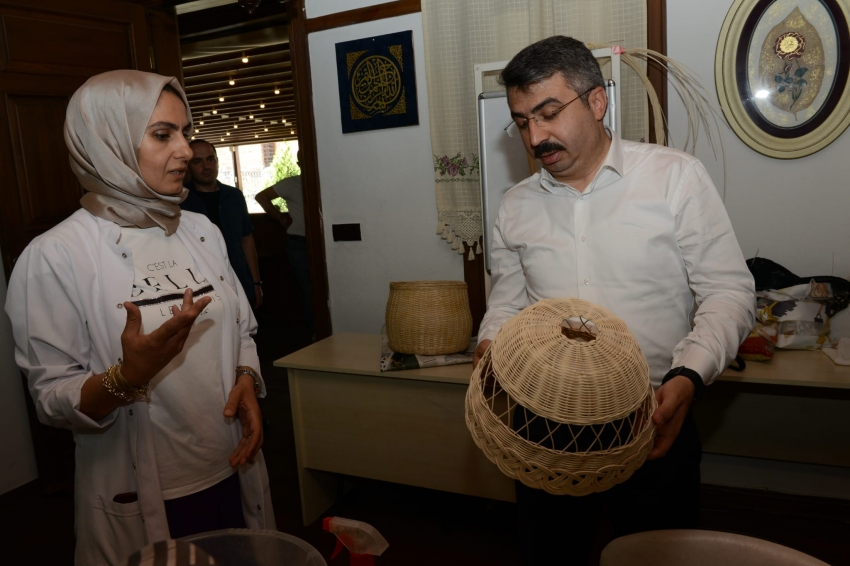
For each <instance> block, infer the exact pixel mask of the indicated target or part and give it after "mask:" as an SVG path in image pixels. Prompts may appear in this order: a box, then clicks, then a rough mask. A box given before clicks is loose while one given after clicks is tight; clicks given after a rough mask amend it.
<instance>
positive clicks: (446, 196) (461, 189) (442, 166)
mask: <svg viewBox="0 0 850 566" xmlns="http://www.w3.org/2000/svg"><path fill="white" fill-rule="evenodd" d="M422 22H423V26H424V29H425V64H426V71H427V77H428V101H429V110H430V116H431V146H432V150H433V153H434V181H435V185H436V192H437V212H438V218H439V225H438V226H437V233H438V234H441V235H442V237H443V239H445V240H446V241H447V242H448V243H449V244H451V245H452V249H454V250H457V252H458V253H460V254H462V253H464V248H463V245H462V243H466V244H467V245H468V246H469V247H470V248H474V250H475V252H476V253H481V248H480V246H479V245H477V244H478V241H479V238H480V237H481V197H480V187H479V170H478V134H477V131H476V112H477V110H476V108H477V107H476V100H475V78H474V75H473V66H474V65H476V64H481V63H492V62H496V61H507V60H509V59H511V57H513V56H514V55H516V53H517V52H519V51H520V50H521V49H522V48H523V47H525V46H527V45H530V44H531V43H534V42H535V41H538V40H540V39H543V38H545V37H549V36H552V35H558V34H560V35H569V36H572V37H575V38H576V39H579V40H581V41H583V42H585V43H589V44H595V45H607V44H615V45H621V46H623V47H625V48H626V51H628V49H629V48H645V47H646V0H422ZM607 67H610V64H609V65H607ZM607 70H608V69H607V68H606V66H605V65H604V64H603V73H604V74H606V75H607V73H606V71H607ZM622 73H623V76H622V81H621V82H622V84H621V85H620V91H621V102H620V104H621V108H622V115H623V124H622V128H621V131H620V135H621V136H622V137H623V138H625V139H630V140H635V141H639V140H641V139H643V138H647V137H648V128H649V120H648V111H647V102H646V92H645V91H644V89H643V87H642V86H641V80H640V79H639V78H638V76H637V74H636V73H634V72H633V71H632V70H631V69H628V68H625V67H624V68H623V71H622ZM499 88H501V87H499V85H498V84H497V83H496V80H495V77H486V80H485V90H496V89H499ZM470 256H472V251H470Z"/></svg>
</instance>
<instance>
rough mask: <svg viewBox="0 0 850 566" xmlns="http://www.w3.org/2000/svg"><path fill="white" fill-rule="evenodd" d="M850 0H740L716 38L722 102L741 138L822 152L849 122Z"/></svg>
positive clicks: (758, 146) (792, 152) (773, 147)
mask: <svg viewBox="0 0 850 566" xmlns="http://www.w3.org/2000/svg"><path fill="white" fill-rule="evenodd" d="M848 2H850V0H736V1H735V3H734V4H733V5H732V7H731V8H730V9H729V13H728V14H727V15H726V20H725V21H724V22H723V27H722V28H721V30H720V37H719V39H718V41H717V51H716V53H715V60H714V67H715V68H714V75H715V83H716V86H717V97H718V98H719V100H720V106H721V108H722V109H723V113H724V115H725V116H726V119H727V120H728V122H729V125H730V126H731V127H732V129H733V130H734V131H735V133H736V134H737V135H738V137H739V138H741V140H742V141H743V142H744V143H746V144H747V145H748V146H750V147H751V148H753V149H754V150H756V151H758V152H759V153H762V154H764V155H767V156H769V157H775V158H778V159H796V158H799V157H805V156H806V155H811V154H813V153H816V152H818V151H820V150H821V149H823V148H824V147H826V146H827V145H829V144H830V143H832V142H833V141H835V140H836V139H837V138H838V136H840V135H841V134H842V133H843V132H844V130H845V129H846V128H847V126H848V125H850V81H848V74H850V32H848V29H850V28H849V27H848V14H850V9H848V8H850V3H848Z"/></svg>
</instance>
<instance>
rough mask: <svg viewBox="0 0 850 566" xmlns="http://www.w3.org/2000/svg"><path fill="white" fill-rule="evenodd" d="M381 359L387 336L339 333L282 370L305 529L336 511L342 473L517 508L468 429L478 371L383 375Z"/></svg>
mask: <svg viewBox="0 0 850 566" xmlns="http://www.w3.org/2000/svg"><path fill="white" fill-rule="evenodd" d="M380 352H381V338H380V336H378V335H372V334H335V335H333V336H331V337H330V338H327V339H325V340H322V341H321V342H317V343H315V344H313V345H311V346H309V347H307V348H304V349H303V350H300V351H298V352H295V353H293V354H290V355H289V356H286V357H285V358H281V359H280V360H277V361H275V362H274V365H275V366H278V367H285V368H287V370H288V375H289V390H290V396H291V402H292V421H293V426H294V430H295V450H296V456H297V458H298V480H299V482H300V484H301V485H300V487H301V507H302V518H303V520H304V524H305V525H307V524H310V523H312V522H313V521H315V520H316V519H318V518H319V517H320V516H321V514H322V513H324V512H325V511H326V510H327V508H328V507H330V506H331V505H332V504H333V502H334V500H335V498H336V494H337V477H336V476H335V475H334V474H347V475H352V476H358V477H364V478H371V479H378V480H384V481H390V482H395V483H401V484H406V485H414V486H418V487H427V488H431V489H439V490H442V491H450V492H454V493H463V494H467V495H475V496H478V497H487V498H490V499H499V500H504V501H513V500H514V484H513V481H512V480H510V479H509V478H508V477H507V476H505V475H503V474H502V473H501V472H500V471H499V470H498V468H496V466H494V465H493V464H491V463H490V461H489V460H487V458H486V457H485V456H484V454H483V453H482V452H481V451H480V450H479V449H478V447H477V446H475V443H474V442H473V441H472V437H471V435H470V434H469V431H467V429H466V425H465V421H464V398H465V396H466V390H467V388H468V386H469V378H470V376H471V375H472V365H470V364H462V365H456V366H445V367H439V368H430V369H419V370H405V371H398V372H384V373H381V371H380V368H379V361H380ZM329 472H331V473H329Z"/></svg>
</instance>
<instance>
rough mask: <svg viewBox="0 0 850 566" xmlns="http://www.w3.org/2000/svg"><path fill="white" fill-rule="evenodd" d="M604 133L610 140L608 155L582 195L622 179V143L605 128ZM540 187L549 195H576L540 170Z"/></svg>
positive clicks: (570, 187)
mask: <svg viewBox="0 0 850 566" xmlns="http://www.w3.org/2000/svg"><path fill="white" fill-rule="evenodd" d="M605 132H606V133H607V134H608V136H609V137H610V138H611V145H610V146H609V147H608V154H607V155H606V156H605V159H604V160H603V161H602V166H601V167H599V171H598V172H597V173H596V177H594V178H593V181H591V183H590V185H588V186H587V189H585V190H584V193H583V194H589V193H591V192H593V190H594V189H601V188H602V187H605V186H608V185H610V184H611V183H614V182H615V181H618V180H619V179H621V178H622V177H623V141H622V140H621V139H620V136H619V135H618V134H617V132H615V131H612V130H610V129H608V128H607V127H606V128H605ZM540 186H541V187H543V189H544V190H546V191H548V192H550V193H558V192H561V191H563V190H567V191H569V192H575V193H578V191H577V190H576V189H574V188H573V187H572V186H571V185H568V184H567V183H562V182H561V181H558V180H557V179H555V177H553V176H552V174H551V173H549V171H547V170H546V169H541V171H540Z"/></svg>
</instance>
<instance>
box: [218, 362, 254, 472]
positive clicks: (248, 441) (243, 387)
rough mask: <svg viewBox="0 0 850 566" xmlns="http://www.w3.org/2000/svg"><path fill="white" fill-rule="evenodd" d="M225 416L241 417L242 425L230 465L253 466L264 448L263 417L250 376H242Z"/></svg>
mask: <svg viewBox="0 0 850 566" xmlns="http://www.w3.org/2000/svg"><path fill="white" fill-rule="evenodd" d="M224 416H225V417H227V418H231V417H234V416H238V417H239V422H241V423H242V438H241V439H240V440H239V445H238V446H237V447H236V450H234V451H233V454H231V455H230V465H231V466H232V467H234V468H236V467H238V466H244V465H245V464H252V463H253V462H254V457H255V456H256V455H257V452H259V451H260V448H261V447H262V446H263V417H262V413H261V412H260V405H259V403H257V395H256V393H254V379H253V378H252V377H251V376H249V375H240V376H239V377H238V378H237V379H236V385H234V386H233V389H231V390H230V396H228V398H227V404H226V405H225V406H224Z"/></svg>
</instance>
